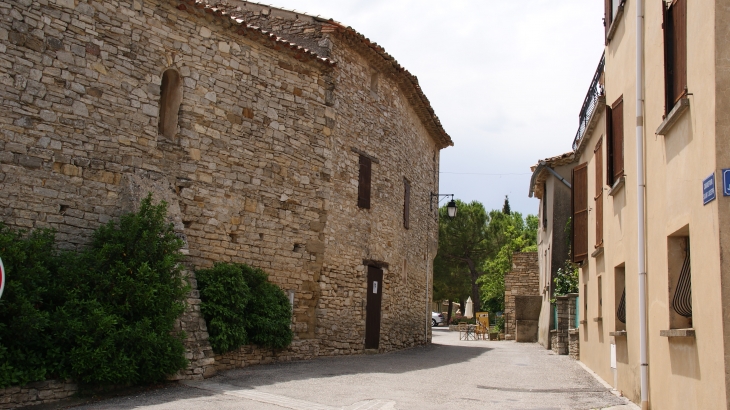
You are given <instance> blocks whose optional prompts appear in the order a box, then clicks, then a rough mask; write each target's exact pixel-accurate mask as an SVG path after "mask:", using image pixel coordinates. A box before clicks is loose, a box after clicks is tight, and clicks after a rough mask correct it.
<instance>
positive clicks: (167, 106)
mask: <svg viewBox="0 0 730 410" xmlns="http://www.w3.org/2000/svg"><path fill="white" fill-rule="evenodd" d="M182 97H183V85H182V78H181V77H180V73H178V72H177V70H175V69H173V68H170V69H167V70H165V72H164V73H163V74H162V84H160V114H159V119H158V123H157V131H158V132H159V133H160V135H162V136H164V137H165V138H167V139H168V140H172V139H173V138H175V134H177V123H178V111H179V110H180V104H181V103H182Z"/></svg>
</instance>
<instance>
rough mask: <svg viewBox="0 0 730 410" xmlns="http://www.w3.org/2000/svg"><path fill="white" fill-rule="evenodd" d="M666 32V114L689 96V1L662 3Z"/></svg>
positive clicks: (663, 26)
mask: <svg viewBox="0 0 730 410" xmlns="http://www.w3.org/2000/svg"><path fill="white" fill-rule="evenodd" d="M662 8H663V15H662V17H663V22H662V29H663V31H664V95H665V102H664V113H665V114H669V112H670V111H672V108H674V106H675V105H676V104H677V103H678V102H679V100H681V99H682V98H684V97H686V96H687V0H673V1H672V2H671V3H670V4H669V5H668V7H667V5H666V3H665V2H663V1H662Z"/></svg>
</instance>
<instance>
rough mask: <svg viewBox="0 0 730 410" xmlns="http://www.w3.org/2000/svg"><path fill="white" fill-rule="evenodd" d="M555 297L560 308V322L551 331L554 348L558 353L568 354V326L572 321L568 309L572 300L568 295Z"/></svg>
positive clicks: (556, 304)
mask: <svg viewBox="0 0 730 410" xmlns="http://www.w3.org/2000/svg"><path fill="white" fill-rule="evenodd" d="M555 299H556V301H555V306H556V308H557V309H558V323H557V326H556V327H554V328H553V329H552V330H551V331H550V334H551V341H552V343H551V345H552V350H553V352H555V353H557V354H568V326H569V322H570V321H569V318H570V316H569V312H568V310H569V305H570V301H569V300H568V297H567V296H558V297H556V298H555ZM573 303H575V302H573Z"/></svg>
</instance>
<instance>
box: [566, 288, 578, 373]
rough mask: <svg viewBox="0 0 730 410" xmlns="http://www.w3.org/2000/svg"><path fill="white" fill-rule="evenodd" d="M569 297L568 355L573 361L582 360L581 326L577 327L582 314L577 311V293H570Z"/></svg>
mask: <svg viewBox="0 0 730 410" xmlns="http://www.w3.org/2000/svg"><path fill="white" fill-rule="evenodd" d="M567 297H568V354H569V355H570V357H571V359H575V360H580V326H576V318H577V317H578V316H579V314H580V312H578V310H577V309H576V302H577V300H578V294H577V293H569V294H568V295H567Z"/></svg>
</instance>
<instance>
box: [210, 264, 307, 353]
mask: <svg viewBox="0 0 730 410" xmlns="http://www.w3.org/2000/svg"><path fill="white" fill-rule="evenodd" d="M196 276H197V278H198V284H199V287H200V298H201V300H202V305H201V311H202V312H203V316H204V317H205V319H206V322H207V323H208V332H209V333H210V343H211V346H212V347H213V350H214V351H215V352H216V353H224V352H227V351H231V350H234V349H236V348H238V347H240V346H243V345H245V344H249V343H252V344H256V345H259V346H263V347H269V348H274V349H280V348H284V347H287V346H289V345H290V344H291V341H292V338H293V334H292V331H291V327H290V325H291V305H290V304H289V299H288V298H287V297H286V294H285V293H284V291H282V290H281V289H280V288H279V287H278V286H276V285H274V284H273V283H271V282H269V281H268V276H267V275H266V273H264V272H263V271H262V270H261V269H258V268H252V267H250V266H248V265H245V264H231V263H217V264H215V265H214V266H213V268H211V269H201V270H199V271H197V272H196Z"/></svg>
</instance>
